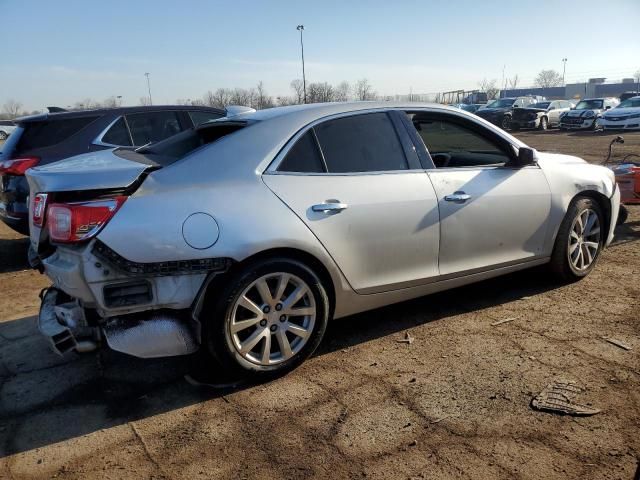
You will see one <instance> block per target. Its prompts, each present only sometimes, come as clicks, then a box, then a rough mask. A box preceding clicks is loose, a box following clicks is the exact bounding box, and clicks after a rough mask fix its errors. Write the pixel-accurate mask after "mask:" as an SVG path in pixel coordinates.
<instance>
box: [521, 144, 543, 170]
mask: <svg viewBox="0 0 640 480" xmlns="http://www.w3.org/2000/svg"><path fill="white" fill-rule="evenodd" d="M537 161H538V157H537V156H536V151H535V150H534V149H533V148H529V147H520V149H519V150H518V158H517V160H516V166H517V167H526V166H527V165H535V164H536V163H537Z"/></svg>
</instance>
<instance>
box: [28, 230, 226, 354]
mask: <svg viewBox="0 0 640 480" xmlns="http://www.w3.org/2000/svg"><path fill="white" fill-rule="evenodd" d="M229 262H230V261H229V260H228V259H206V260H197V261H193V262H163V263H159V264H139V263H133V262H129V261H128V260H126V259H123V258H122V257H119V256H118V255H117V254H115V252H112V251H110V250H109V249H108V247H106V246H105V245H103V244H100V243H98V242H92V243H90V244H88V245H85V246H82V247H61V246H58V247H57V249H56V251H55V252H54V253H53V254H51V255H50V256H48V257H46V258H44V259H42V261H41V264H38V266H39V267H40V268H42V269H43V270H44V272H45V273H46V275H47V276H48V277H49V278H51V279H52V280H53V285H54V286H53V287H52V288H50V289H48V290H47V291H46V293H45V294H44V295H42V304H41V308H40V314H39V316H38V324H39V329H40V332H41V333H42V334H43V335H44V336H46V337H47V338H48V339H49V341H50V343H51V346H52V348H53V350H54V351H55V352H57V353H59V354H65V353H66V352H69V351H72V350H75V351H88V350H91V349H93V348H97V347H98V346H99V345H100V343H103V344H106V345H108V346H109V347H110V348H111V349H112V350H116V351H119V352H122V353H126V354H129V355H133V356H136V357H140V358H156V357H170V356H177V355H188V354H191V353H194V352H195V351H196V350H197V349H198V348H199V345H200V322H199V320H198V317H199V309H200V308H201V304H202V299H203V298H204V292H205V290H206V287H207V285H208V284H209V282H210V280H211V279H212V278H214V277H215V276H216V275H218V274H220V273H222V272H223V271H225V270H226V269H227V268H228V266H229ZM32 265H33V266H34V267H36V265H34V263H33V262H32Z"/></svg>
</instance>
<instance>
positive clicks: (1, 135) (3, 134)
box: [0, 131, 9, 140]
mask: <svg viewBox="0 0 640 480" xmlns="http://www.w3.org/2000/svg"><path fill="white" fill-rule="evenodd" d="M7 138H9V135H8V134H7V132H3V131H0V140H6V139H7Z"/></svg>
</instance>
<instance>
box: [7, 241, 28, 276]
mask: <svg viewBox="0 0 640 480" xmlns="http://www.w3.org/2000/svg"><path fill="white" fill-rule="evenodd" d="M28 249H29V238H28V237H23V238H0V273H6V272H16V271H18V270H25V269H28V268H29V261H28V259H27V252H28Z"/></svg>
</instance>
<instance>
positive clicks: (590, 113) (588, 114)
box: [584, 110, 596, 118]
mask: <svg viewBox="0 0 640 480" xmlns="http://www.w3.org/2000/svg"><path fill="white" fill-rule="evenodd" d="M595 116H596V114H595V113H594V111H593V110H589V111H588V112H587V113H585V114H584V118H593V117H595Z"/></svg>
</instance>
